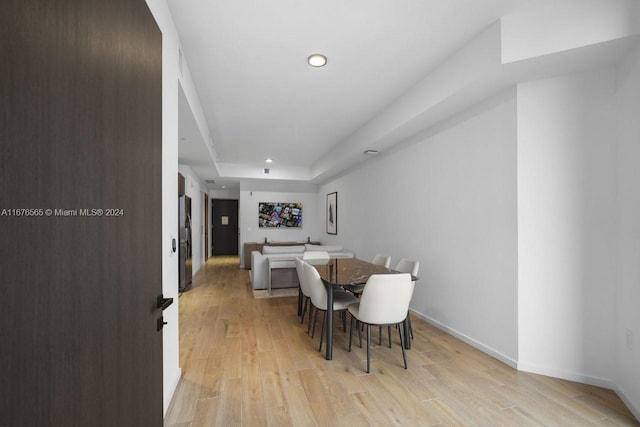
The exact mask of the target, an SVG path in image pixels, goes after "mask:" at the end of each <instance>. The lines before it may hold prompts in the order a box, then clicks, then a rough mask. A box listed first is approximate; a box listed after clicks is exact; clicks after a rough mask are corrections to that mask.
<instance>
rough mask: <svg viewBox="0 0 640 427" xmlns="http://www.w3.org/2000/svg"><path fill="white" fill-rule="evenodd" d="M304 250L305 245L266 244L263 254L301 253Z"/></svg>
mask: <svg viewBox="0 0 640 427" xmlns="http://www.w3.org/2000/svg"><path fill="white" fill-rule="evenodd" d="M303 252H304V246H302V245H300V246H264V247H263V248H262V253H263V254H301V253H303Z"/></svg>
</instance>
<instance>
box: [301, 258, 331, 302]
mask: <svg viewBox="0 0 640 427" xmlns="http://www.w3.org/2000/svg"><path fill="white" fill-rule="evenodd" d="M304 272H305V274H304V276H305V281H306V282H307V286H308V287H309V297H310V298H311V303H312V304H313V305H314V306H315V307H317V308H319V309H320V310H326V309H327V288H325V286H324V283H322V279H321V278H320V273H318V270H316V269H315V268H314V267H313V266H312V265H311V264H308V263H306V262H305V263H304Z"/></svg>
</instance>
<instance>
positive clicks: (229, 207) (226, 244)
mask: <svg viewBox="0 0 640 427" xmlns="http://www.w3.org/2000/svg"><path fill="white" fill-rule="evenodd" d="M211 202H212V203H211V254H212V255H214V256H215V255H238V201H237V200H227V199H213V200H212V201H211Z"/></svg>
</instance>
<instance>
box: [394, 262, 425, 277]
mask: <svg viewBox="0 0 640 427" xmlns="http://www.w3.org/2000/svg"><path fill="white" fill-rule="evenodd" d="M419 268H420V261H412V260H410V259H407V258H402V259H401V260H400V261H398V263H397V264H396V266H395V268H394V270H395V271H398V272H400V273H409V274H411V275H412V276H417V275H418V269H419Z"/></svg>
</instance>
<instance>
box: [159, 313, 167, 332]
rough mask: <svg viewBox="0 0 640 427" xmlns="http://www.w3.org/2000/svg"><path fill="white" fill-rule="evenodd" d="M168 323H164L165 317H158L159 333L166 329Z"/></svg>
mask: <svg viewBox="0 0 640 427" xmlns="http://www.w3.org/2000/svg"><path fill="white" fill-rule="evenodd" d="M166 324H167V322H165V321H164V317H162V316H160V317H158V320H157V321H156V329H157V331H158V332H160V331H161V330H162V328H164V325H166Z"/></svg>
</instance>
